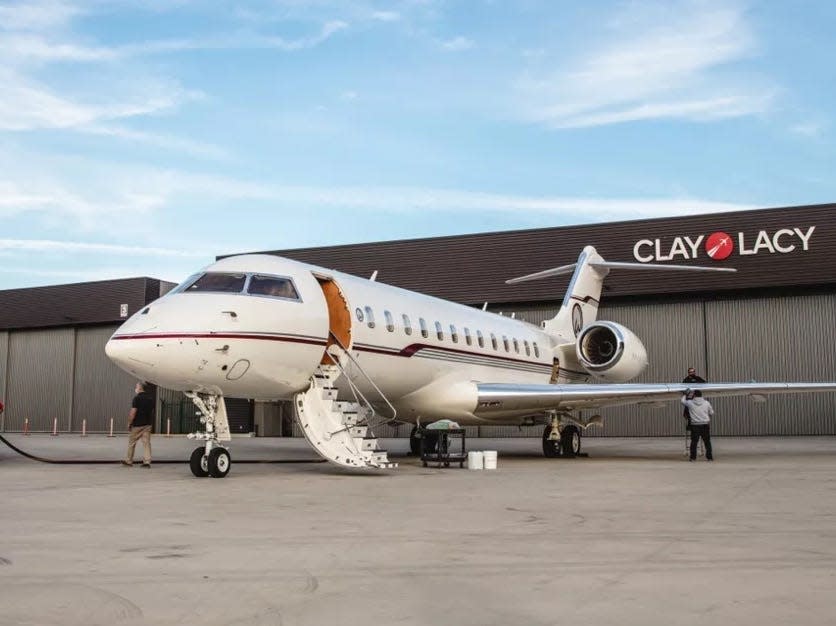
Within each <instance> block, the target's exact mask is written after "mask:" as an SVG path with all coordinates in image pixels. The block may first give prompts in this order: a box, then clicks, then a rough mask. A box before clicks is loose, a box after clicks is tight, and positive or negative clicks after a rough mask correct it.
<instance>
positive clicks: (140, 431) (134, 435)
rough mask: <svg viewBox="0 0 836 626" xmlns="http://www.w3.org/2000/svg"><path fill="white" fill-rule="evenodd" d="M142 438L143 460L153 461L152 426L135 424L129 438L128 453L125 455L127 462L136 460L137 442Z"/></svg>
mask: <svg viewBox="0 0 836 626" xmlns="http://www.w3.org/2000/svg"><path fill="white" fill-rule="evenodd" d="M140 439H142V453H143V456H142V462H143V463H148V464H150V463H151V427H150V426H133V427H132V428H131V434H130V437H129V438H128V454H127V455H126V456H125V462H126V463H133V462H134V449H135V448H136V442H137V441H139V440H140Z"/></svg>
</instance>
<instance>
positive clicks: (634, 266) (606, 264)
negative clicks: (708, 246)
mask: <svg viewBox="0 0 836 626" xmlns="http://www.w3.org/2000/svg"><path fill="white" fill-rule="evenodd" d="M589 264H590V265H591V266H592V267H600V268H606V269H610V270H614V269H624V270H682V271H685V272H736V271H737V270H736V269H734V268H733V267H706V266H705V265H663V264H661V263H622V262H618V261H598V262H596V261H591V262H590V263H589Z"/></svg>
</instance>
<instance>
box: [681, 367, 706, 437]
mask: <svg viewBox="0 0 836 626" xmlns="http://www.w3.org/2000/svg"><path fill="white" fill-rule="evenodd" d="M682 382H683V383H687V384H689V385H693V384H694V383H704V382H705V379H704V378H703V377H702V376H697V370H696V369H694V368H693V367H689V368H688V375H687V376H686V377H685V378H683V379H682ZM682 417H684V418H685V452H686V454H690V438H691V414H690V413H688V407H687V406H686V407H685V411H684V412H683V413H682Z"/></svg>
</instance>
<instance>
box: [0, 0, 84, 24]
mask: <svg viewBox="0 0 836 626" xmlns="http://www.w3.org/2000/svg"><path fill="white" fill-rule="evenodd" d="M82 13H83V12H82V10H81V9H80V8H79V7H77V6H74V5H73V4H70V3H68V2H61V1H60V0H47V1H46V2H43V1H37V0H31V1H24V2H18V3H16V4H7V5H4V6H0V30H24V31H25V30H38V31H42V30H46V29H55V28H57V27H62V26H64V25H66V24H67V23H68V22H70V21H71V20H72V19H73V18H75V17H76V16H78V15H81V14H82Z"/></svg>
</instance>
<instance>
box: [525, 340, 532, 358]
mask: <svg viewBox="0 0 836 626" xmlns="http://www.w3.org/2000/svg"><path fill="white" fill-rule="evenodd" d="M523 345H524V346H525V356H531V346H529V345H528V339H526V340H524V341H523Z"/></svg>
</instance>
